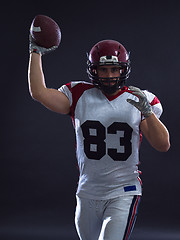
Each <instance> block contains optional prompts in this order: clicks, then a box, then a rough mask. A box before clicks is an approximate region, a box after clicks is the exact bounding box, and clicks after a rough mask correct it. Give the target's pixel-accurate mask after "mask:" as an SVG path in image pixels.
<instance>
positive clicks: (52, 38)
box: [30, 15, 61, 48]
mask: <svg viewBox="0 0 180 240" xmlns="http://www.w3.org/2000/svg"><path fill="white" fill-rule="evenodd" d="M30 34H31V36H32V38H33V40H34V42H35V43H36V44H37V45H38V46H41V47H44V48H51V47H53V46H59V44H60V42H61V30H60V28H59V26H58V24H57V23H56V22H55V21H54V20H53V19H52V18H50V17H48V16H45V15H37V16H35V18H34V19H33V21H32V24H31V28H30Z"/></svg>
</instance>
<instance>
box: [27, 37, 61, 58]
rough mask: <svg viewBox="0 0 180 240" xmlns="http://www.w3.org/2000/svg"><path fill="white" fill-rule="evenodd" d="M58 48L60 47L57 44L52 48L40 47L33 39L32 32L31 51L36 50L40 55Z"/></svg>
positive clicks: (30, 38)
mask: <svg viewBox="0 0 180 240" xmlns="http://www.w3.org/2000/svg"><path fill="white" fill-rule="evenodd" d="M56 48H58V47H57V46H53V47H51V48H44V47H40V46H38V45H37V44H36V43H35V42H34V41H33V38H32V36H31V34H30V35H29V52H30V53H32V52H35V53H38V54H40V55H44V54H46V53H49V52H52V51H54V50H55V49H56Z"/></svg>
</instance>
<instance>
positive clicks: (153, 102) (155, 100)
mask: <svg viewBox="0 0 180 240" xmlns="http://www.w3.org/2000/svg"><path fill="white" fill-rule="evenodd" d="M158 103H160V101H159V99H158V98H157V97H156V96H155V97H154V99H153V100H152V102H151V103H150V104H151V106H154V105H156V104H158Z"/></svg>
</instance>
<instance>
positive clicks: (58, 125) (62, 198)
mask: <svg viewBox="0 0 180 240" xmlns="http://www.w3.org/2000/svg"><path fill="white" fill-rule="evenodd" d="M38 14H44V15H48V16H49V17H52V18H53V19H54V20H55V21H56V22H57V23H58V24H59V26H60V28H61V31H62V41H61V44H60V46H59V48H58V49H57V50H56V51H55V52H53V53H51V54H49V55H46V56H43V66H44V73H45V77H46V83H47V86H48V87H53V88H58V87H60V86H61V85H62V84H64V83H67V82H69V81H71V80H88V78H87V74H86V52H89V51H90V49H91V47H92V46H93V45H94V44H95V43H96V42H98V41H100V40H103V39H115V40H117V41H119V42H121V43H122V44H123V45H125V47H126V49H127V50H128V51H130V52H131V65H132V73H131V75H130V79H129V80H128V83H127V85H134V86H138V87H140V88H141V89H148V90H149V91H151V92H153V93H154V94H156V95H157V96H158V98H159V99H160V101H161V103H162V105H163V108H164V113H163V115H162V117H161V120H162V121H163V123H164V124H165V125H166V126H167V128H168V129H169V132H170V136H171V149H170V150H169V151H168V152H167V153H160V152H157V151H156V150H154V149H152V147H150V145H149V144H148V143H147V142H146V140H145V139H144V140H143V142H142V146H141V153H140V160H141V165H140V170H142V172H143V173H142V175H141V178H142V180H143V189H144V191H143V198H142V201H141V205H140V208H139V216H138V220H137V223H136V228H135V230H134V233H133V236H134V240H136V239H143V240H144V239H146V240H148V239H149V240H150V239H151V240H157V239H163V240H166V239H167V240H172V239H180V231H179V215H180V210H179V200H180V199H179V198H180V196H179V181H180V177H179V167H180V162H179V151H178V147H179V144H178V138H179V130H180V129H179V125H178V123H179V117H180V112H179V87H180V83H179V69H180V67H179V66H180V46H179V43H180V33H179V32H180V27H179V26H180V1H174V0H171V1H157V0H155V1H138V0H137V1H135V0H126V1H121V0H119V1H115V0H114V1H80V2H78V1H72V2H70V1H50V2H49V1H45V2H44V1H28V2H26V1H24V2H22V1H20V2H19V3H16V1H14V2H7V3H6V2H4V3H2V4H1V14H0V24H1V26H0V29H1V42H0V44H1V45H0V49H1V51H0V56H1V65H0V66H1V71H0V73H1V74H0V76H1V80H0V81H1V84H0V86H1V94H0V97H1V145H0V146H1V155H0V157H1V161H0V239H2V240H6V239H8V240H11V239H13V240H14V239H18V240H21V239H23V240H24V239H26V240H29V239H35V240H36V239H43V240H49V239H51V240H56V239H63V240H66V239H74V240H75V239H78V237H77V235H76V232H75V229H74V209H75V192H76V186H77V181H78V170H77V162H76V156H75V145H74V144H75V138H74V130H73V127H72V124H71V119H70V118H69V117H67V116H61V115H59V114H56V113H53V112H51V111H49V110H47V109H46V108H44V107H43V106H41V105H40V104H39V103H37V102H35V101H34V100H32V98H31V96H30V95H29V91H28V85H27V69H28V60H29V52H28V35H29V28H30V25H31V22H32V20H33V18H34V17H35V16H36V15H38ZM152 230H153V231H152Z"/></svg>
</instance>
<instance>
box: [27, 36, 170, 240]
mask: <svg viewBox="0 0 180 240" xmlns="http://www.w3.org/2000/svg"><path fill="white" fill-rule="evenodd" d="M34 44H35V43H33V42H32V41H31V42H30V61H29V73H28V79H29V89H30V94H31V96H32V97H33V99H35V100H37V101H39V102H40V103H42V104H43V105H44V106H45V107H47V108H48V109H51V110H52V111H55V112H57V113H60V114H69V115H70V116H71V118H72V122H73V125H74V128H75V134H76V144H77V146H76V154H77V160H78V166H79V171H80V175H79V182H78V188H77V192H76V198H77V207H76V212H75V224H76V229H77V233H78V236H79V238H80V239H81V240H127V239H129V238H130V235H131V232H132V230H133V227H134V224H135V220H136V217H137V210H138V205H139V202H140V198H141V195H142V186H141V185H142V184H141V179H140V176H139V175H140V172H139V170H138V164H139V149H140V142H141V138H142V135H144V136H145V138H146V139H147V140H148V141H149V143H150V144H151V145H152V147H153V148H155V149H156V150H158V151H161V152H166V151H168V149H169V147H170V141H169V133H168V130H167V128H166V127H165V125H164V124H163V123H162V122H161V121H160V120H159V118H160V116H161V114H162V105H161V103H160V101H159V100H158V98H157V97H156V96H155V95H154V94H153V93H151V92H149V91H147V90H140V89H139V88H137V87H133V86H129V87H127V86H126V80H127V79H128V77H129V74H130V72H131V64H130V58H129V53H128V52H127V51H126V49H125V47H124V46H123V45H122V44H121V43H119V42H117V41H114V40H103V41H100V42H98V43H97V44H95V45H94V46H93V47H92V49H91V50H90V52H89V54H88V61H87V73H88V76H89V78H90V80H91V81H90V82H86V81H76V82H74V81H72V82H70V83H67V84H65V85H63V86H61V87H60V88H59V89H50V88H47V87H46V84H45V78H44V74H43V68H42V57H41V56H42V55H43V54H44V51H46V52H47V50H46V49H42V48H38V46H34ZM33 49H36V51H35V52H34V51H33Z"/></svg>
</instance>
